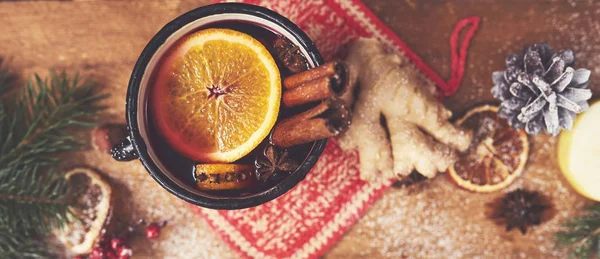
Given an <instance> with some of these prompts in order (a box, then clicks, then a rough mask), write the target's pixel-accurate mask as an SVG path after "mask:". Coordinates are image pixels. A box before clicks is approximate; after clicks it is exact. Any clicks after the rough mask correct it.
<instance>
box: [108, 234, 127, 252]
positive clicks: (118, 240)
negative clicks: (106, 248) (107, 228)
mask: <svg viewBox="0 0 600 259" xmlns="http://www.w3.org/2000/svg"><path fill="white" fill-rule="evenodd" d="M125 242H126V240H125V237H114V238H113V239H111V240H110V248H112V250H113V251H115V252H116V251H117V250H118V249H119V247H121V246H124V245H125Z"/></svg>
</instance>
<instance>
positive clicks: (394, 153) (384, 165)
mask: <svg viewBox="0 0 600 259" xmlns="http://www.w3.org/2000/svg"><path fill="white" fill-rule="evenodd" d="M346 64H347V65H348V70H349V73H350V87H351V88H350V89H348V91H347V93H348V94H346V95H344V96H342V98H343V99H344V100H345V101H347V103H350V104H351V103H354V101H356V102H355V103H354V108H353V109H354V110H353V114H354V115H353V117H352V124H351V126H350V129H349V130H348V131H347V132H346V133H345V134H344V135H342V137H341V139H340V145H341V147H342V149H343V150H345V151H349V150H353V149H358V151H359V156H360V173H361V178H363V179H365V180H374V179H382V178H390V177H395V176H397V177H404V176H407V175H408V174H410V173H411V172H412V171H413V170H415V169H416V170H417V171H418V172H419V173H421V174H422V175H424V176H426V177H428V178H432V177H434V176H435V175H436V174H437V172H441V171H445V170H446V169H447V168H448V167H449V166H450V165H451V164H452V163H454V162H455V161H456V150H461V151H463V150H466V149H467V148H468V147H469V144H470V143H471V133H470V132H466V131H463V130H461V129H459V128H457V127H456V126H454V125H452V124H451V123H450V122H448V119H449V118H450V117H451V116H452V112H450V111H449V110H447V109H446V108H445V107H444V106H443V104H441V103H440V102H439V101H438V100H436V98H435V91H436V88H435V86H434V85H433V84H432V83H430V82H428V81H426V80H423V79H422V78H420V76H419V73H418V72H417V71H416V70H415V68H414V67H412V65H411V64H410V63H409V61H407V60H405V57H401V56H398V55H394V54H390V53H388V52H386V50H385V47H384V45H383V44H382V43H380V42H379V41H377V40H375V39H358V40H356V41H354V42H353V43H351V45H350V48H349V54H348V57H347V59H346ZM357 86H359V90H360V92H359V95H358V98H356V100H355V96H353V93H354V92H355V91H354V88H355V87H357ZM382 116H383V118H385V120H384V121H385V122H386V123H385V124H386V125H387V129H388V132H389V137H388V135H387V133H386V130H385V129H384V126H383V125H382V122H381V121H382V120H381V118H382ZM429 135H431V136H429Z"/></svg>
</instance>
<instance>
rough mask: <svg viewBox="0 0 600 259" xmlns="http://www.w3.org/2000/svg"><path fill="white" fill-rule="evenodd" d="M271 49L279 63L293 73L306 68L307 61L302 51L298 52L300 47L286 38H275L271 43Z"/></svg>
mask: <svg viewBox="0 0 600 259" xmlns="http://www.w3.org/2000/svg"><path fill="white" fill-rule="evenodd" d="M273 50H274V52H275V55H276V56H277V58H278V59H279V60H280V61H281V63H283V65H284V66H285V67H286V68H287V69H289V70H290V72H292V73H293V74H296V73H300V72H302V71H305V70H307V69H308V62H307V61H306V58H305V57H304V55H302V52H300V48H298V46H296V45H294V43H292V42H291V41H290V40H288V39H287V38H285V37H279V38H277V39H276V40H275V43H274V44H273Z"/></svg>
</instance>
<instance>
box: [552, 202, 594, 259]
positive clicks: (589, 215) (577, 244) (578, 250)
mask: <svg viewBox="0 0 600 259" xmlns="http://www.w3.org/2000/svg"><path fill="white" fill-rule="evenodd" d="M563 227H564V230H563V231H560V232H557V233H556V234H555V235H554V238H555V239H556V242H557V244H558V245H559V246H561V247H566V248H568V249H569V250H570V256H571V258H580V259H583V258H594V257H595V258H600V203H599V204H595V205H594V206H592V207H590V208H588V209H587V210H586V213H585V215H583V216H581V217H579V218H574V219H570V220H568V221H567V222H566V223H565V224H564V225H563Z"/></svg>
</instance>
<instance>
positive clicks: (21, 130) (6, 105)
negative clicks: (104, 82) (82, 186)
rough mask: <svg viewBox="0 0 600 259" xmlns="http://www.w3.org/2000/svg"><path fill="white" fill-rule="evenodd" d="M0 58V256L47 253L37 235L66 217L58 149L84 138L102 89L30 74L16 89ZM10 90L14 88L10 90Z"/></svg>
mask: <svg viewBox="0 0 600 259" xmlns="http://www.w3.org/2000/svg"><path fill="white" fill-rule="evenodd" d="M2 61H3V60H2V58H0V258H48V257H49V254H47V253H46V252H45V251H46V250H48V248H47V247H46V246H45V245H44V244H43V243H41V242H40V240H41V239H40V238H43V237H45V236H46V235H48V234H49V233H50V232H51V230H52V229H55V228H57V227H60V226H61V225H63V224H64V223H66V222H67V218H68V216H69V214H70V213H71V212H70V209H69V206H68V205H69V200H68V197H67V194H68V185H67V184H66V181H65V179H64V172H62V171H60V170H59V168H58V167H60V160H59V157H58V155H60V154H61V152H68V151H74V150H78V149H80V148H81V147H82V144H83V143H84V142H83V141H82V139H81V136H79V135H78V134H77V132H76V130H78V129H82V128H88V127H93V126H95V123H94V120H95V119H96V118H95V114H96V113H97V112H98V111H100V110H101V109H103V107H100V106H98V101H99V100H101V99H103V98H105V97H106V95H98V94H95V93H94V92H93V91H92V84H90V83H85V82H83V83H82V82H81V81H80V79H79V77H78V76H77V75H74V76H72V77H70V76H68V75H67V74H66V72H64V71H63V72H60V73H57V72H55V71H51V72H50V76H49V78H48V79H42V78H41V77H40V76H38V75H34V77H33V79H32V80H30V81H29V82H27V84H26V85H25V87H22V88H21V89H18V90H21V91H11V89H12V88H13V86H14V82H15V80H14V76H11V75H10V72H9V71H8V69H6V68H3V67H2ZM15 92H16V93H15Z"/></svg>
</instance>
